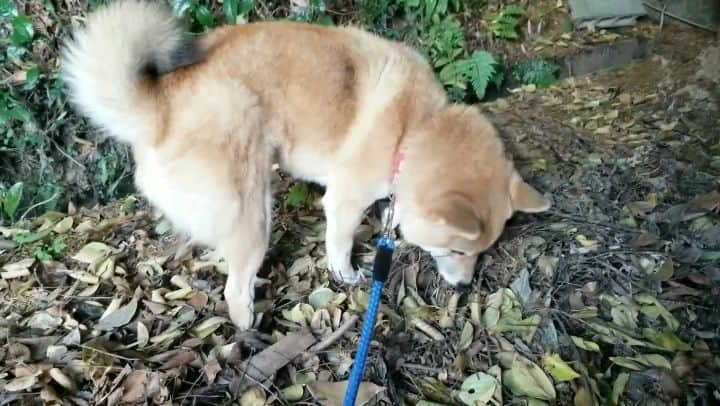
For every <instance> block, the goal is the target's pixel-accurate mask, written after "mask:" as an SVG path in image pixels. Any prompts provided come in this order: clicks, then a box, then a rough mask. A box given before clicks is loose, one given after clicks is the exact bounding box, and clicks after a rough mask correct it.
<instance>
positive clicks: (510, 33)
mask: <svg viewBox="0 0 720 406" xmlns="http://www.w3.org/2000/svg"><path fill="white" fill-rule="evenodd" d="M526 15H527V13H526V12H525V9H523V8H522V7H520V6H518V5H515V4H511V5H508V6H506V7H505V8H503V9H502V11H500V12H499V13H498V14H492V15H489V16H487V17H485V21H487V23H488V26H489V28H490V33H491V34H492V35H493V36H495V37H500V38H506V39H517V38H518V32H517V29H518V26H519V25H520V19H521V18H523V17H525V16H526Z"/></svg>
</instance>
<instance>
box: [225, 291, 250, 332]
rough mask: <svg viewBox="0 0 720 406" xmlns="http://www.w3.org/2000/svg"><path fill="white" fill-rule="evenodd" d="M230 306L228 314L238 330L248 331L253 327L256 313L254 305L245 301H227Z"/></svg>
mask: <svg viewBox="0 0 720 406" xmlns="http://www.w3.org/2000/svg"><path fill="white" fill-rule="evenodd" d="M226 301H227V304H228V313H229V314H230V320H232V322H233V324H234V325H235V327H237V329H238V330H248V329H249V328H251V327H252V325H253V320H254V316H255V315H254V311H253V305H252V303H247V302H246V301H243V300H232V299H226Z"/></svg>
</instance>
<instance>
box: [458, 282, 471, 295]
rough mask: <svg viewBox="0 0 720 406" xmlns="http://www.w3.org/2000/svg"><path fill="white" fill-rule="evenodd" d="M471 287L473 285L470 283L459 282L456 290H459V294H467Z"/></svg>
mask: <svg viewBox="0 0 720 406" xmlns="http://www.w3.org/2000/svg"><path fill="white" fill-rule="evenodd" d="M471 287H472V284H471V283H469V282H468V283H465V282H459V283H458V284H457V285H455V290H457V291H458V292H462V293H465V292H467V291H469V290H470V288H471Z"/></svg>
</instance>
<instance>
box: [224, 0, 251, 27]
mask: <svg viewBox="0 0 720 406" xmlns="http://www.w3.org/2000/svg"><path fill="white" fill-rule="evenodd" d="M254 8H255V0H225V1H223V14H225V21H227V23H228V24H244V23H246V22H247V19H248V16H249V15H250V12H251V11H253V9H254Z"/></svg>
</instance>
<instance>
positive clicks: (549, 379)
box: [0, 29, 720, 405]
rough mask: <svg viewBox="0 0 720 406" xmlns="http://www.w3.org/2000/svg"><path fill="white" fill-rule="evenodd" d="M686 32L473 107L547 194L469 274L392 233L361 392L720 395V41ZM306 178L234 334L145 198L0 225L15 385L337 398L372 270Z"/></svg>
mask: <svg viewBox="0 0 720 406" xmlns="http://www.w3.org/2000/svg"><path fill="white" fill-rule="evenodd" d="M670 30H672V29H670ZM687 35H688V34H687V33H684V32H673V31H667V32H665V33H664V36H663V41H662V44H663V46H662V47H660V48H659V49H657V50H656V55H655V56H654V57H653V58H652V59H649V60H647V61H644V62H641V63H638V64H636V65H633V66H630V67H628V68H626V69H623V70H621V71H616V72H611V73H607V74H603V75H598V76H595V77H589V78H583V79H570V80H567V81H564V82H562V83H560V84H558V85H557V86H554V87H551V88H549V89H546V90H542V91H539V90H538V91H536V90H535V89H533V88H531V87H526V88H524V89H519V90H518V91H517V92H515V93H514V94H512V95H511V96H510V97H508V98H505V99H500V100H497V101H495V102H493V103H488V104H485V105H484V106H483V108H484V109H485V110H486V111H488V112H489V113H490V114H491V115H492V116H493V119H494V120H495V121H496V122H497V123H498V124H499V125H500V126H501V128H502V129H503V133H504V134H503V136H504V138H505V141H506V142H507V145H508V149H509V152H510V153H511V154H512V155H513V158H514V159H515V161H516V162H517V163H518V166H519V168H520V169H521V171H522V172H523V173H524V175H525V176H526V177H528V178H530V179H532V181H533V183H535V184H536V185H538V186H539V188H540V189H542V190H545V191H547V192H548V194H549V195H550V196H551V197H552V199H553V202H554V207H553V209H552V211H551V212H550V213H548V214H543V215H534V216H519V217H517V218H515V219H513V220H512V221H511V222H510V223H509V224H508V228H507V231H506V232H505V233H504V235H503V236H502V238H501V239H500V241H499V242H498V243H497V244H496V245H495V246H494V247H493V248H492V249H491V250H490V251H489V252H488V253H487V254H486V255H484V256H483V257H482V259H481V263H480V264H479V273H480V276H479V277H478V279H477V281H476V284H475V285H474V287H473V289H472V291H471V292H467V293H462V294H460V293H458V292H455V291H454V290H453V289H451V288H449V287H448V286H447V285H446V284H445V283H444V282H442V281H441V279H440V278H439V276H438V275H437V274H436V273H435V272H434V270H433V265H432V261H431V260H430V259H429V258H428V257H427V256H426V255H425V254H422V253H421V252H419V251H418V250H417V249H414V248H412V247H408V246H406V245H404V244H401V245H400V248H399V250H398V253H397V255H396V262H395V264H394V267H393V273H392V275H391V278H390V281H389V282H388V284H387V285H386V289H385V295H384V298H383V306H382V308H381V314H380V316H379V321H378V325H377V329H376V334H375V341H374V345H373V347H372V349H371V353H370V359H369V360H368V367H367V371H366V383H365V384H364V385H363V387H362V388H361V395H360V396H361V399H362V400H363V401H369V400H370V399H371V398H372V399H373V400H372V401H373V402H385V403H391V404H400V403H403V402H404V403H407V404H417V403H420V402H423V403H424V404H425V405H432V404H468V405H472V404H496V405H499V404H522V403H523V402H524V403H525V404H546V403H555V404H576V405H593V404H598V405H599V404H620V403H624V404H671V403H673V401H675V402H676V404H690V403H692V404H715V402H717V401H718V390H719V388H720V382H719V380H720V378H719V376H720V375H718V372H719V370H720V358H719V357H718V355H719V351H720V340H718V326H719V325H720V310H718V309H719V307H720V296H719V295H718V293H719V288H720V266H718V264H719V263H720V216H719V214H718V211H719V210H720V193H719V192H718V176H719V175H720V135H719V134H718V129H717V117H718V102H720V97H718V95H719V94H720V92H718V86H719V85H720V75H718V71H717V66H720V65H718V64H717V62H718V61H717V57H718V54H720V51H719V50H718V48H717V45H715V46H713V45H712V43H711V40H709V39H708V38H701V37H697V36H696V37H691V38H688V37H687ZM713 58H716V59H713ZM289 182H290V181H289V180H287V179H286V178H283V177H280V176H278V179H277V183H278V186H279V187H278V189H279V190H286V189H287V187H288V186H289ZM298 189H299V188H295V189H294V190H296V191H297V190H298ZM305 192H307V193H309V199H308V202H307V203H306V204H305V205H300V204H295V203H297V202H295V203H293V204H292V205H287V204H280V205H279V207H278V208H277V221H276V223H275V233H274V238H273V244H272V250H271V252H270V255H269V258H268V261H267V264H266V266H265V268H264V269H263V270H261V272H260V276H261V279H260V281H259V283H258V293H257V297H256V311H257V313H256V318H257V319H258V320H257V324H256V327H257V329H256V330H254V331H250V332H244V333H237V334H236V331H235V329H234V328H233V327H232V325H231V324H230V323H229V321H228V319H227V309H226V306H225V302H224V301H223V297H222V288H223V281H224V278H225V277H224V275H223V273H224V264H223V262H222V261H221V260H220V259H219V258H216V257H215V256H213V253H212V252H211V251H209V250H205V249H203V248H201V247H200V248H189V247H187V246H186V244H185V243H184V239H183V238H182V236H174V235H172V234H171V232H170V231H169V227H168V225H167V224H166V223H165V222H164V221H163V219H162V218H160V217H159V216H157V215H156V214H154V213H153V212H152V210H151V209H150V208H149V207H148V206H147V205H146V204H145V203H144V202H143V201H142V200H136V199H134V198H129V199H127V200H125V201H124V202H122V203H118V204H116V205H111V206H102V207H95V208H91V209H90V208H80V209H75V208H72V207H71V208H70V209H69V210H68V213H64V214H61V213H47V214H46V215H44V216H41V217H39V218H36V219H34V220H32V221H27V222H25V223H23V224H22V227H18V228H11V227H7V228H3V229H2V230H1V231H2V238H1V239H0V266H2V274H1V276H2V280H0V295H1V296H0V312H1V314H2V324H0V332H1V333H2V336H3V337H4V339H5V340H4V343H3V346H2V347H1V348H0V359H2V365H1V366H0V385H2V386H3V387H4V390H3V394H2V395H1V396H2V400H3V402H4V403H11V402H12V403H22V404H33V403H35V402H37V401H38V400H42V401H44V402H46V403H50V404H58V403H60V402H61V401H62V402H65V403H67V404H128V403H130V404H134V403H147V404H238V403H239V404H242V405H262V404H292V403H298V402H300V403H303V402H304V403H307V402H310V403H313V402H319V403H323V404H339V402H340V400H339V399H341V398H342V393H343V392H344V388H345V383H344V381H345V379H346V378H347V374H348V372H349V369H350V368H351V365H352V361H353V358H352V357H353V354H354V349H355V347H356V345H357V341H358V337H359V329H360V324H361V322H362V318H363V316H362V315H363V311H364V309H365V306H366V305H367V300H368V287H367V286H366V285H364V286H359V287H354V288H346V287H341V286H336V285H334V284H333V283H332V282H331V281H330V280H329V278H328V274H327V272H326V270H325V263H326V259H325V256H324V248H323V244H322V240H323V230H324V223H323V217H322V214H321V213H322V212H321V209H320V207H319V205H318V203H317V198H318V197H319V192H317V191H315V190H312V189H311V190H309V191H304V192H303V193H305ZM298 193H299V192H296V193H295V194H298ZM303 193H300V194H303ZM293 199H294V200H293V201H295V200H304V199H302V196H294V197H293ZM293 206H301V207H300V208H296V207H293ZM378 231H379V224H378V221H377V219H376V218H375V217H372V216H371V217H369V218H368V220H367V221H366V222H365V223H364V224H363V226H362V228H361V229H360V230H359V232H358V237H357V242H358V244H357V262H358V265H359V266H361V267H365V268H368V267H369V266H370V264H371V260H372V256H373V241H374V238H375V237H376V236H377V233H378ZM57 241H61V243H58V242H57ZM41 260H42V261H41Z"/></svg>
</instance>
